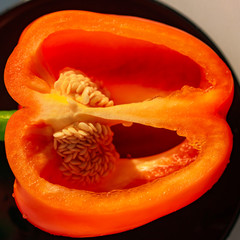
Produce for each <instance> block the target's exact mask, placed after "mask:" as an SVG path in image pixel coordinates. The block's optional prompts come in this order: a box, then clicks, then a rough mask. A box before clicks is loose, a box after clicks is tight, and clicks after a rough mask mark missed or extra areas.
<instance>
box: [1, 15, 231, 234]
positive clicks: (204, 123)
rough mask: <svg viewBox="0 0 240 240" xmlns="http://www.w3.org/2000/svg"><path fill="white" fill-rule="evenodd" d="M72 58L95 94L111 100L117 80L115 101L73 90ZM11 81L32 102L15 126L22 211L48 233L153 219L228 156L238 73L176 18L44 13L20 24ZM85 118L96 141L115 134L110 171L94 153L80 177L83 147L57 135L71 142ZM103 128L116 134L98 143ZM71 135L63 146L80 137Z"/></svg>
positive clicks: (10, 153) (195, 190)
mask: <svg viewBox="0 0 240 240" xmlns="http://www.w3.org/2000/svg"><path fill="white" fill-rule="evenodd" d="M66 68H68V69H75V70H76V71H81V73H82V75H81V77H82V78H84V79H91V81H90V82H91V83H90V82H89V80H86V84H88V85H87V86H90V87H89V88H88V90H86V92H87V91H90V90H91V91H94V92H93V95H91V96H96V95H97V94H98V96H101V97H102V99H104V100H103V101H102V103H101V104H103V102H104V101H105V100H106V99H108V98H107V97H106V96H107V95H104V94H105V90H104V91H103V90H102V89H103V88H104V89H107V90H108V91H109V92H110V93H111V99H112V102H111V104H110V103H109V102H108V104H109V105H108V106H107V107H103V106H102V105H101V104H100V103H99V105H98V106H95V105H92V106H90V105H89V104H90V103H92V104H93V102H94V101H93V102H91V101H92V99H93V98H94V97H92V98H91V96H90V95H87V97H84V96H85V95H84V94H83V93H82V95H79V94H77V90H76V89H77V88H78V86H79V85H78V86H75V88H74V87H72V88H74V89H75V90H74V91H75V92H74V93H71V91H70V90H72V89H70V90H69V91H67V90H66V89H64V88H63V87H62V86H63V84H65V83H66V84H70V83H69V82H70V80H69V79H68V80H62V82H61V81H60V80H59V79H60V78H61V76H62V75H61V74H63V71H64V69H66ZM77 73H79V72H77ZM74 74H75V75H74V76H75V77H76V72H74ZM79 76H80V75H79ZM64 81H65V82H64ZM67 81H69V82H67ZM5 84H6V87H7V89H8V92H9V93H10V95H11V96H12V97H13V99H15V100H16V101H17V102H18V103H19V104H20V105H21V106H23V107H24V108H22V109H20V110H18V111H17V112H16V113H15V114H14V115H13V116H12V117H11V118H10V120H9V122H8V124H7V128H6V135H5V144H6V154H7V158H8V161H9V164H10V167H11V169H12V171H13V173H14V175H15V177H16V181H15V184H14V197H15V200H16V203H17V205H18V207H19V209H20V211H21V212H22V214H23V216H24V217H26V218H27V219H28V220H29V221H30V222H31V223H32V224H33V225H35V226H37V227H38V228H40V229H42V230H44V231H47V232H49V233H52V234H58V235H65V236H71V237H83V236H99V235H104V234H112V233H117V232H121V231H126V230H129V229H132V228H135V227H137V226H140V225H143V224H145V223H148V222H150V221H153V220H154V219H157V218H159V217H161V216H164V215H166V214H169V213H171V212H174V211H176V210H178V209H180V208H182V207H184V206H186V205H188V204H190V203H191V202H193V201H194V200H196V199H197V198H199V197H200V196H201V195H203V194H204V193H206V192H207V191H208V190H209V189H210V188H211V187H212V186H213V184H215V183H216V182H217V180H218V179H219V178H220V176H221V174H222V173H223V171H224V169H225V168H226V165H227V164H228V161H229V157H230V154H231V149H232V134H231V131H230V128H229V126H228V124H227V122H226V121H225V117H226V114H227V112H228V109H229V107H230V105H231V101H232V97H233V80H232V75H231V72H230V70H229V69H228V68H227V66H226V65H225V64H224V63H223V61H222V60H221V59H220V58H219V57H218V56H217V55H216V53H214V52H213V51H212V50H211V49H210V48H209V47H208V46H206V45H205V44H204V43H202V42H201V41H200V40H198V39H196V38H195V37H193V36H191V35H189V34H187V33H185V32H183V31H181V30H178V29H175V28H173V27H170V26H167V25H164V24H161V23H157V22H153V21H149V20H144V19H140V18H136V17H127V16H116V15H105V14H98V13H91V12H84V11H61V12H56V13H52V14H49V15H46V16H43V17H41V18H39V19H37V20H36V21H34V22H33V23H32V24H30V25H29V26H28V27H27V28H26V29H25V30H24V32H23V33H22V35H21V37H20V40H19V42H18V45H17V46H16V48H15V49H14V51H13V53H12V54H11V56H10V57H9V59H8V62H7V64H6V68H5ZM91 84H92V85H91ZM99 84H100V85H99ZM91 86H92V87H91ZM96 86H98V87H96ZM99 86H102V87H101V88H100V87H99ZM86 88H87V87H86ZM86 88H85V89H86ZM89 89H90V90H89ZM93 89H95V90H93ZM96 89H97V90H96ZM61 91H62V92H61ZM101 91H102V92H101ZM97 92H98V93H97ZM99 92H101V93H99ZM94 94H95V95H94ZM83 95H84V96H83ZM90 98H91V99H90ZM94 99H95V100H96V98H94ZM90 100H91V101H90ZM109 100H110V96H109ZM96 101H97V100H96ZM96 101H95V102H96ZM113 102H114V105H113V104H112V103H113ZM105 103H106V101H105ZM106 104H107V103H106ZM76 122H77V124H80V125H81V124H82V125H81V126H82V127H83V125H84V126H85V128H89V129H90V130H89V131H90V132H91V134H92V135H89V136H90V138H91V140H92V141H97V143H96V144H99V146H100V145H101V144H105V145H101V147H102V151H103V152H104V151H105V152H104V153H102V154H103V155H101V157H99V156H100V155H98V160H99V158H101V161H102V159H104V160H105V162H104V163H103V165H101V167H102V169H101V171H102V172H101V174H102V175H101V174H100V176H99V175H97V174H96V173H94V171H98V170H99V169H98V166H97V165H94V162H95V159H96V158H95V157H90V158H89V160H88V161H89V162H90V163H87V164H92V165H91V166H94V168H92V169H93V170H92V172H91V173H90V170H89V169H87V167H86V166H85V168H84V169H85V170H84V171H81V173H79V172H78V174H79V175H74V174H75V172H74V171H75V170H74V167H73V169H72V170H69V171H72V172H70V173H69V172H67V171H66V168H69V166H70V165H68V166H65V165H66V164H65V163H63V161H65V162H68V161H70V162H71V164H72V165H71V166H73V165H74V164H75V163H76V164H79V162H78V163H77V160H76V159H74V157H72V155H74V154H73V152H74V150H72V151H70V152H71V153H69V152H68V153H65V155H62V156H61V152H60V148H61V147H59V148H58V146H57V144H58V143H59V142H57V141H58V140H57V139H58V137H60V138H61V137H62V138H61V141H62V142H64V137H66V136H68V135H64V137H63V132H64V131H65V133H66V132H67V133H66V134H69V131H70V130H71V131H72V132H74V131H75V130H76V127H75V128H74V126H76ZM74 124H75V125H74ZM122 124H123V125H122ZM80 125H78V126H80ZM66 127H68V128H66ZM70 127H72V128H71V129H69V128H70ZM73 128H74V129H73ZM97 128H98V130H96V129H97ZM99 128H100V130H99ZM110 128H111V129H112V130H111V131H112V132H113V133H114V136H113V142H112V143H110V140H112V135H111V132H109V131H110V130H109V129H110ZM64 129H65V130H64ZM66 129H67V130H68V131H67V130H66ZM94 129H95V130H96V131H98V133H99V132H100V133H101V134H100V137H99V136H98V137H99V138H97V137H94V136H93V134H94V131H95V130H94ZM77 130H78V131H79V128H78V129H77ZM71 131H70V132H71ZM104 131H105V133H104ZM106 132H107V133H106ZM72 134H74V133H72ZM76 134H77V133H76ZM81 134H83V135H84V134H85V135H86V134H87V133H86V132H85V133H83V132H81ZM81 134H80V135H81ZM104 134H105V135H108V140H104V141H105V142H104V143H102V142H101V144H100V142H99V141H100V140H99V139H100V138H101V137H102V138H103V137H104V136H105V135H104ZM83 135H81V136H79V138H78V139H80V138H84V137H83ZM71 136H72V135H71ZM71 139H73V138H71ZM94 139H95V140H94ZM96 139H97V140H96ZM75 140H76V139H75ZM75 140H74V141H75ZM69 141H70V143H69V142H68V143H66V144H65V145H66V146H65V145H64V144H63V143H61V144H62V145H61V146H62V147H63V145H64V147H68V148H69V149H71V147H72V146H73V145H74V146H75V145H76V144H78V143H77V142H71V141H73V140H69ZM79 141H80V140H79ZM81 141H82V140H81ZM84 141H85V142H84V144H85V145H84V147H85V148H84V150H81V151H83V152H84V151H85V155H84V156H85V157H86V156H87V155H86V151H89V154H90V153H91V154H93V155H94V156H95V155H96V152H94V150H91V149H95V148H96V144H94V143H92V145H91V144H88V142H87V140H84ZM101 141H102V140H101ZM106 141H108V142H107V143H106ZM70 144H72V145H71V147H70V146H69V145H70ZM79 144H80V143H79ZM106 147H108V149H107V150H104V149H105V148H106ZM79 148H80V147H79ZM86 149H87V150H86ZM115 149H116V150H115ZM76 151H78V152H79V151H80V150H79V149H77V150H76ZM99 151H100V150H99ZM109 152H110V153H109ZM68 154H69V155H68ZM71 154H72V155H71ZM97 154H100V153H99V152H98V153H97ZM104 154H105V155H104ZM108 154H112V155H111V157H107V155H108ZM93 155H91V156H93ZM69 156H70V157H69ZM76 156H77V155H75V157H76ZM109 156H110V155H109ZM79 158H81V157H79ZM109 158H110V160H109ZM74 160H75V161H74ZM81 161H82V162H81V166H83V165H84V164H85V162H84V161H86V159H82V160H81ZM109 161H110V162H111V164H109ZM64 164H65V165H64ZM104 164H105V165H106V169H108V170H106V171H105V173H104V169H105V168H104V167H103V166H105V165H104ZM63 166H65V170H63V172H62V171H61V170H60V169H61V168H63ZM82 168H83V167H82ZM94 169H95V170H94ZM76 171H77V170H76ZM63 173H65V175H64V174H63ZM99 173H100V172H99ZM87 174H89V175H87ZM91 174H92V175H91ZM94 174H95V175H94ZM66 175H69V176H66ZM73 176H74V177H75V178H74V177H73ZM91 176H95V178H91ZM73 178H74V179H75V180H74V179H73ZM77 179H80V180H79V181H78V180H77ZM73 180H74V181H73ZM94 181H95V182H94Z"/></svg>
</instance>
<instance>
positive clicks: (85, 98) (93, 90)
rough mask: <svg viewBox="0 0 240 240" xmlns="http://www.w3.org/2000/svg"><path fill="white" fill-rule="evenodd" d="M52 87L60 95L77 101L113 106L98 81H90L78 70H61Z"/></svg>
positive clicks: (89, 104)
mask: <svg viewBox="0 0 240 240" xmlns="http://www.w3.org/2000/svg"><path fill="white" fill-rule="evenodd" d="M54 89H55V90H57V91H58V92H59V93H60V94H61V95H65V96H70V97H72V98H73V99H75V100H76V101H77V102H79V103H82V104H84V105H88V106H90V107H109V106H113V101H112V100H110V99H109V92H108V91H107V90H106V89H104V88H103V87H102V86H101V84H100V83H96V82H92V81H91V79H89V78H88V77H86V76H84V75H83V74H82V73H81V72H80V71H76V70H66V71H63V72H62V73H61V74H60V76H59V79H58V80H57V81H56V82H55V84H54Z"/></svg>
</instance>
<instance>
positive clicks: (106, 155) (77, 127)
mask: <svg viewBox="0 0 240 240" xmlns="http://www.w3.org/2000/svg"><path fill="white" fill-rule="evenodd" d="M54 88H55V90H56V91H58V92H59V93H60V94H61V95H65V96H68V97H71V98H73V99H74V100H76V101H78V102H80V103H82V104H84V105H86V106H91V107H109V106H112V105H113V101H112V100H109V95H108V93H107V91H106V90H104V89H103V88H101V86H100V85H99V84H96V83H94V82H92V81H91V80H90V79H89V78H87V77H85V76H84V75H82V74H81V73H80V72H79V71H75V70H66V71H64V72H62V73H61V74H60V77H59V79H58V80H57V81H56V82H55V84H54ZM105 94H106V95H108V96H106V95H105ZM53 137H54V143H53V144H54V149H55V150H56V152H57V153H58V154H59V155H60V156H61V157H62V159H63V161H62V163H61V165H60V170H61V172H62V174H63V175H64V176H65V177H67V178H69V179H70V180H73V181H77V182H78V183H81V184H82V185H89V184H94V183H98V182H99V181H100V180H101V179H102V178H103V177H105V176H107V175H108V174H109V173H110V172H111V171H112V170H113V168H114V165H115V161H116V160H117V159H118V158H119V154H118V153H117V151H116V149H115V147H114V145H113V144H112V137H113V132H112V131H111V129H110V127H109V126H107V125H103V124H100V123H91V122H88V123H87V122H75V123H73V124H71V125H70V126H67V127H65V128H64V129H62V130H60V131H58V132H55V133H54V134H53Z"/></svg>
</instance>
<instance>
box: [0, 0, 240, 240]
mask: <svg viewBox="0 0 240 240" xmlns="http://www.w3.org/2000/svg"><path fill="white" fill-rule="evenodd" d="M27 1H29V0H0V14H1V13H3V12H5V11H7V10H8V9H10V8H12V7H13V6H16V5H18V4H21V3H23V2H27ZM156 1H158V2H160V3H163V4H165V5H167V6H169V7H171V8H172V9H174V10H176V11H178V12H179V13H181V14H182V15H184V16H185V17H187V18H188V19H189V20H191V21H192V22H193V23H195V24H196V25H197V26H198V27H200V28H201V29H202V30H203V32H205V33H206V34H207V35H208V36H209V38H210V39H211V40H212V41H213V42H214V43H215V44H216V46H217V47H218V48H219V49H220V50H221V51H222V52H223V55H224V56H225V58H226V59H227V61H228V62H229V64H230V65H231V67H232V69H233V72H234V73H235V75H236V77H237V79H238V81H239V80H240V67H239V62H240V48H239V47H238V45H239V40H240V31H236V29H238V30H239V29H240V14H239V11H240V1H239V0H231V1H230V2H229V1H225V0H211V1H209V0H195V1H192V0H181V1H179V0H156ZM239 239H240V217H239V219H238V221H237V222H236V224H235V226H234V228H233V230H232V232H231V234H230V235H229V237H228V239H227V240H239Z"/></svg>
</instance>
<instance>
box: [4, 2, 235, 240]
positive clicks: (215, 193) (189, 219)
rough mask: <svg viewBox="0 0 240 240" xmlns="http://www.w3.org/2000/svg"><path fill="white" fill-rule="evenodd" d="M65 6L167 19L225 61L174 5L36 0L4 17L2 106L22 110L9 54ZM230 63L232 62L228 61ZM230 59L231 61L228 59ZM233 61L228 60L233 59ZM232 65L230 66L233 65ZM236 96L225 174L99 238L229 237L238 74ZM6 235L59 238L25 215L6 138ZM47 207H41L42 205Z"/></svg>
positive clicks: (169, 239)
mask: <svg viewBox="0 0 240 240" xmlns="http://www.w3.org/2000/svg"><path fill="white" fill-rule="evenodd" d="M64 9H80V10H88V11H94V12H101V13H113V14H120V15H132V16H139V17H143V18H148V19H152V20H156V21H159V22H163V23H167V24H169V25H172V26H174V27H177V28H180V29H182V30H185V31H187V32H189V33H191V34H192V35H194V36H196V37H198V38H199V39H201V40H202V41H204V42H205V43H206V44H208V45H209V46H210V47H212V48H213V49H214V50H215V51H216V52H217V53H218V54H219V56H220V57H221V58H222V59H223V60H224V61H225V59H224V57H223V55H222V54H221V52H220V51H219V50H218V49H217V47H216V46H215V45H214V43H213V42H212V41H211V40H210V39H209V38H208V37H207V36H206V35H205V34H204V33H203V32H202V31H201V30H200V29H199V28H198V27H197V26H195V25H194V24H193V23H191V22H190V21H188V20H187V19H186V18H184V17H183V16H181V15H180V14H179V13H177V12H175V11H173V10H171V9H169V8H168V7H166V6H164V5H162V4H160V3H157V2H154V1H150V0H115V1H113V0H112V1H111V0H109V1H108V0H86V1H83V0H34V1H31V2H28V3H25V4H23V5H21V6H19V7H17V8H14V9H12V10H11V11H8V12H7V13H5V14H3V15H2V16H0V89H1V90H0V91H1V92H0V109H1V110H6V109H16V107H17V105H16V103H15V102H14V101H13V100H12V99H11V98H10V96H9V95H8V93H7V92H6V89H5V87H4V83H3V72H4V66H5V64H6V61H7V58H8V56H9V55H10V53H11V52H12V50H13V48H14V46H15V45H16V44H17V41H18V38H19V35H20V33H21V32H22V30H23V29H24V28H25V27H26V26H27V25H28V24H29V23H30V22H32V21H33V20H34V19H36V18H38V17H39V16H42V15H44V14H46V13H50V12H53V11H57V10H64ZM225 62H226V61H225ZM226 63H227V62H226ZM227 64H228V63H227ZM229 67H230V66H229ZM234 81H235V93H234V100H233V104H232V106H231V109H230V111H229V114H228V116H227V121H228V123H229V125H230V127H231V129H232V132H233V136H234V146H233V151H232V155H231V159H230V163H229V165H228V166H227V169H226V170H225V172H224V174H223V175H222V177H221V178H220V180H219V181H218V182H217V184H215V185H214V187H213V188H212V189H211V190H210V191H208V192H207V193H206V194H205V195H203V196H202V197H201V198H200V199H198V200H197V201H195V202H194V203H192V204H190V205H188V206H187V207H185V208H183V209H181V210H179V211H177V212H175V213H172V214H169V215H168V216H165V217H162V218H160V219H157V220H155V221H153V222H151V223H149V224H146V225H144V226H142V227H139V228H136V229H134V230H130V231H127V232H123V233H119V234H115V235H110V236H104V237H98V238H97V239H106V240H109V239H116V240H120V239H149V240H151V239H161V240H175V239H185V240H193V239H194V240H198V239H199V240H202V239H205V240H208V239H211V240H220V239H221V240H222V239H226V237H227V236H228V234H229V232H230V231H231V229H232V227H233V224H234V222H235V220H236V218H237V216H238V213H239V208H240V180H239V179H240V177H239V176H240V174H239V170H240V148H239V146H240V145H239V144H240V135H239V129H240V94H239V86H238V82H237V79H236V77H235V76H234ZM0 151H1V155H0V156H1V158H0V162H1V164H0V239H1V240H10V239H13V240H22V239H23V240H30V239H31V240H32V239H35V240H38V239H41V240H42V239H44V240H45V239H46V240H48V239H49V240H50V239H51V240H56V239H59V240H60V239H62V240H64V239H68V238H67V237H58V236H52V235H50V234H48V233H45V232H43V231H41V230H39V229H37V228H35V227H33V226H32V225H31V224H30V223H28V222H27V221H26V220H25V219H23V218H22V216H21V214H20V212H19V211H18V209H17V207H16V205H15V202H14V199H13V198H12V186H13V182H14V176H13V175H12V172H11V170H10V168H9V166H8V163H7V160H6V156H5V150H4V143H2V142H1V143H0ZM40 211H41V210H40Z"/></svg>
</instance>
